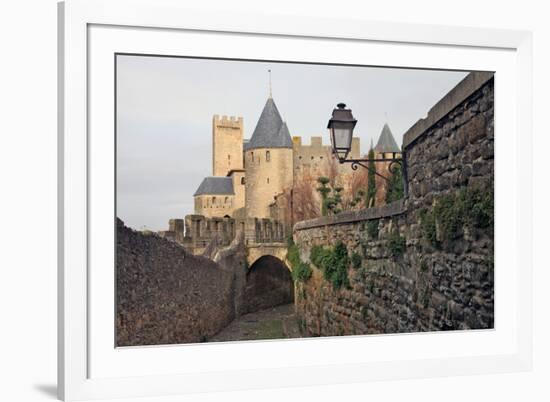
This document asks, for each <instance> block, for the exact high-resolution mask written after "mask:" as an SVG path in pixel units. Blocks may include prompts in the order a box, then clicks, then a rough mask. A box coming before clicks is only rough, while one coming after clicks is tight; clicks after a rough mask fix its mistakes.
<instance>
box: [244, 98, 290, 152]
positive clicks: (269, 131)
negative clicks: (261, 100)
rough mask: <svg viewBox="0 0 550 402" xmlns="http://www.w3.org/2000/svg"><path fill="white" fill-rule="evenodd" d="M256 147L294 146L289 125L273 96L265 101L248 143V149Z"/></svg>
mask: <svg viewBox="0 0 550 402" xmlns="http://www.w3.org/2000/svg"><path fill="white" fill-rule="evenodd" d="M255 148H292V139H291V138H290V133H289V131H288V127H287V125H286V123H285V122H283V119H282V118H281V114H280V113H279V110H278V109H277V106H276V105H275V102H274V101H273V98H271V97H269V98H268V99H267V102H266V103H265V106H264V109H263V110H262V114H261V115H260V118H259V119H258V123H257V124H256V128H255V129H254V133H252V137H251V138H250V141H249V142H248V143H246V149H255Z"/></svg>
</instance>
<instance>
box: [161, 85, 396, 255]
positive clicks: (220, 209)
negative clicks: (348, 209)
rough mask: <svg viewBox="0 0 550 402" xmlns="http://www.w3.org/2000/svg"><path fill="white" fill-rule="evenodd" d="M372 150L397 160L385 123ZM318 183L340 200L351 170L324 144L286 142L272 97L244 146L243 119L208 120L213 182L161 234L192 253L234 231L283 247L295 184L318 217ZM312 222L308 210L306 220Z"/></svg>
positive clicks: (356, 146) (355, 149) (355, 146)
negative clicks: (328, 182)
mask: <svg viewBox="0 0 550 402" xmlns="http://www.w3.org/2000/svg"><path fill="white" fill-rule="evenodd" d="M371 146H372V144H371ZM374 150H375V152H376V153H377V156H382V157H384V154H385V153H393V154H399V153H400V151H401V150H400V148H399V147H398V145H397V143H396V141H395V139H394V137H393V135H392V133H391V131H390V129H389V126H388V125H387V124H386V125H384V127H383V129H382V132H381V134H380V138H379V140H378V143H377V145H376V147H374ZM360 157H361V155H360V140H359V138H358V137H354V138H353V141H352V149H351V152H350V155H349V158H360ZM355 175H357V174H355ZM320 176H328V177H331V179H332V181H334V182H335V183H337V184H338V186H340V187H342V188H343V191H344V194H349V195H350V196H352V194H351V193H352V192H354V191H355V190H354V188H353V183H352V181H353V176H354V175H353V174H352V170H351V167H350V165H349V164H339V163H338V162H337V160H336V159H335V158H334V157H333V156H332V153H331V146H330V144H323V142H322V138H321V137H320V136H319V137H315V136H314V137H311V139H310V144H309V145H308V144H304V143H303V142H302V138H301V137H300V136H294V137H292V136H291V134H290V131H289V128H288V126H287V123H286V122H285V121H284V120H283V118H282V116H281V114H280V112H279V110H278V108H277V105H276V104H275V101H274V99H273V98H272V96H271V95H270V96H269V97H268V99H267V101H266V103H265V106H264V108H263V110H262V113H261V115H260V117H259V119H258V122H257V124H256V127H255V129H254V131H253V133H252V136H251V137H250V139H249V140H247V139H245V138H244V122H243V118H242V117H234V116H230V117H228V116H222V117H220V116H219V115H214V116H213V118H212V176H209V177H205V178H204V179H203V180H202V182H201V183H200V185H199V187H198V188H197V190H196V191H195V193H194V195H193V196H194V215H188V216H187V217H186V218H185V222H184V220H182V219H172V220H170V228H169V230H168V231H164V232H160V234H161V235H163V236H164V237H168V238H172V239H174V240H176V241H178V242H180V243H183V244H184V245H186V246H189V244H193V246H189V247H190V249H192V250H193V252H195V253H199V252H200V253H202V252H204V250H205V248H206V247H207V244H208V243H209V242H210V241H211V240H212V238H213V237H217V238H218V241H220V239H225V240H223V241H222V243H224V244H227V243H228V242H229V241H230V240H231V239H232V238H234V236H235V235H236V232H237V231H238V230H241V231H242V232H244V233H245V238H246V239H247V240H248V242H249V243H250V242H259V241H264V242H269V241H284V238H285V236H286V233H287V232H288V231H289V228H290V226H291V225H292V224H294V223H295V221H296V219H293V215H292V212H291V210H292V209H293V208H294V207H295V206H296V205H293V202H294V203H295V204H296V203H300V202H301V201H300V200H299V199H296V200H294V199H293V191H295V190H296V189H295V187H296V186H297V185H298V184H299V183H300V185H302V187H303V182H304V180H305V179H306V178H307V181H308V182H307V186H308V187H309V189H308V190H309V198H310V200H309V202H311V203H313V209H314V210H318V211H319V212H318V213H320V204H321V198H320V195H319V194H318V192H317V191H316V188H317V187H318V185H319V184H318V182H317V178H318V177H320ZM333 184H334V183H333ZM383 184H384V183H377V186H378V187H383ZM381 190H382V191H378V196H380V194H381V193H382V192H383V188H382V189H381ZM317 206H318V208H317ZM315 216H318V214H317V215H315V211H314V212H313V215H311V216H306V217H305V218H313V217H315ZM301 218H302V219H303V218H304V217H303V216H302V217H301ZM184 231H185V234H184ZM199 239H202V240H199Z"/></svg>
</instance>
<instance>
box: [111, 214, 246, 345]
mask: <svg viewBox="0 0 550 402" xmlns="http://www.w3.org/2000/svg"><path fill="white" fill-rule="evenodd" d="M117 223H118V224H117V255H116V262H117V264H116V283H117V293H116V345H117V346H131V345H153V344H154V345H158V344H173V343H189V342H202V341H205V340H207V339H208V337H210V336H212V335H214V334H216V333H217V332H218V331H220V330H221V329H222V328H224V327H225V326H227V325H228V324H229V323H230V322H231V321H232V320H233V319H234V318H235V316H236V311H238V309H239V305H238V303H240V302H241V301H240V300H239V297H238V296H239V294H242V287H243V286H244V283H243V279H242V278H243V275H244V272H245V270H246V267H245V266H244V264H243V263H242V262H241V266H239V265H238V264H237V263H236V262H235V261H233V260H231V259H227V258H234V256H233V254H231V255H229V256H224V258H219V260H220V261H218V263H217V262H214V261H212V260H209V259H207V258H204V257H199V256H193V255H191V254H190V253H187V252H185V251H184V249H183V248H182V247H181V246H180V245H178V244H177V243H175V242H173V241H169V240H166V239H163V238H161V237H159V236H156V235H154V234H150V235H144V234H142V233H139V232H136V231H133V230H132V229H130V228H127V227H126V226H124V224H123V222H122V221H120V220H118V222H117ZM236 260H239V261H242V256H241V257H236ZM240 268H241V269H240ZM240 271H242V272H241V275H239V272H240ZM239 278H240V279H239ZM239 283H240V284H239Z"/></svg>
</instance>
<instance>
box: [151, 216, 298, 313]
mask: <svg viewBox="0 0 550 402" xmlns="http://www.w3.org/2000/svg"><path fill="white" fill-rule="evenodd" d="M288 230H289V229H288V228H286V227H285V225H283V224H282V223H281V222H279V221H277V220H273V219H257V218H248V219H241V220H239V219H234V218H229V217H225V218H206V217H204V216H202V215H187V216H186V217H185V222H184V220H183V219H171V220H170V222H169V230H167V231H164V232H159V235H160V236H162V237H165V238H168V239H170V240H172V241H175V242H176V243H179V244H180V245H182V246H183V247H184V248H185V249H186V250H187V251H188V252H191V253H192V254H194V255H202V256H204V257H207V258H209V259H211V260H213V261H215V262H218V260H220V259H224V258H225V259H227V256H228V255H229V254H231V255H233V257H234V258H233V259H232V261H233V263H232V265H233V267H231V269H232V270H234V271H235V272H240V270H239V268H238V266H239V265H240V266H243V267H246V270H245V271H244V272H243V275H244V277H243V279H244V280H243V281H242V287H241V286H240V285H239V286H237V288H239V289H242V292H241V291H239V292H237V293H239V294H240V296H236V297H237V298H238V299H240V300H242V303H240V304H241V305H242V307H241V308H239V309H238V310H239V314H244V313H247V312H254V311H259V310H263V309H266V308H270V307H273V306H277V305H281V304H286V303H292V302H293V301H294V282H293V280H292V274H291V270H290V265H289V264H288V262H287V258H286V257H287V250H288V246H287V233H288ZM238 250H242V252H239V251H238ZM222 256H223V257H222Z"/></svg>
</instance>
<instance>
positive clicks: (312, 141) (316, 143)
mask: <svg viewBox="0 0 550 402" xmlns="http://www.w3.org/2000/svg"><path fill="white" fill-rule="evenodd" d="M292 144H293V145H294V148H295V149H296V148H298V149H299V148H316V149H324V148H326V147H330V146H331V144H330V142H329V143H328V144H323V137H321V136H311V137H309V144H306V143H305V142H304V141H303V140H302V137H301V136H299V135H296V136H294V137H292ZM359 145H360V139H359V137H353V138H352V140H351V147H352V149H355V148H359Z"/></svg>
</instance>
